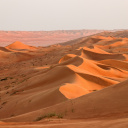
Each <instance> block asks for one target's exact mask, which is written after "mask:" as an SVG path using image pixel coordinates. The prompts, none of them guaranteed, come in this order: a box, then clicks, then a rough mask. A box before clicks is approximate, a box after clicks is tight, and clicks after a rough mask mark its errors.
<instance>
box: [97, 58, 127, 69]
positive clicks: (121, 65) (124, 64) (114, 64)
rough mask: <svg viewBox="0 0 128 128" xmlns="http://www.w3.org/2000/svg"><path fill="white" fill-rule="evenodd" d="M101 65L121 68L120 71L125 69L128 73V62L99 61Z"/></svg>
mask: <svg viewBox="0 0 128 128" xmlns="http://www.w3.org/2000/svg"><path fill="white" fill-rule="evenodd" d="M99 63H102V64H105V65H109V66H111V67H115V68H119V69H123V70H127V71H128V62H127V61H120V60H112V59H110V60H102V61H99Z"/></svg>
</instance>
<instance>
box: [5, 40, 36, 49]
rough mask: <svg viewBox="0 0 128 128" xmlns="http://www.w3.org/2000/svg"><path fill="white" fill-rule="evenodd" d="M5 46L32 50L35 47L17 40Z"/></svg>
mask: <svg viewBox="0 0 128 128" xmlns="http://www.w3.org/2000/svg"><path fill="white" fill-rule="evenodd" d="M6 48H8V49H13V50H25V49H26V50H34V49H36V47H33V46H28V45H25V44H23V43H21V42H19V41H16V42H14V43H12V44H10V45H8V46H6Z"/></svg>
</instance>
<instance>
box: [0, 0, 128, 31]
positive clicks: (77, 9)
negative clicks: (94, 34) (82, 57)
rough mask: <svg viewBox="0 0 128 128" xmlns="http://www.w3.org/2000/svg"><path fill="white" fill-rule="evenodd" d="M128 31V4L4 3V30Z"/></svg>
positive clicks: (0, 17)
mask: <svg viewBox="0 0 128 128" xmlns="http://www.w3.org/2000/svg"><path fill="white" fill-rule="evenodd" d="M65 29H67V30H69V29H70V30H71V29H128V0H0V30H32V31H34V30H65Z"/></svg>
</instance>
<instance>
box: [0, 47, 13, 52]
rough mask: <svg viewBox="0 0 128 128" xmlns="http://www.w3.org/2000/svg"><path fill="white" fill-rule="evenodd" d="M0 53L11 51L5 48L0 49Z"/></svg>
mask: <svg viewBox="0 0 128 128" xmlns="http://www.w3.org/2000/svg"><path fill="white" fill-rule="evenodd" d="M0 51H3V52H11V50H9V49H7V48H5V47H0Z"/></svg>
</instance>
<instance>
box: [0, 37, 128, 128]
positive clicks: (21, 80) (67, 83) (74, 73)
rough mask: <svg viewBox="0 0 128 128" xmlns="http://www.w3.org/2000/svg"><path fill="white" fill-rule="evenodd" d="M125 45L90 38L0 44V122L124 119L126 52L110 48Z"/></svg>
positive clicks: (126, 105) (115, 40)
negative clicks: (64, 42) (39, 43)
mask: <svg viewBox="0 0 128 128" xmlns="http://www.w3.org/2000/svg"><path fill="white" fill-rule="evenodd" d="M119 40H120V41H119ZM107 42H108V43H107ZM72 44H73V43H72ZM126 44H127V39H124V38H123V39H121V38H113V37H102V36H92V37H88V38H86V39H84V40H83V41H80V42H78V43H75V44H73V45H69V44H68V46H66V45H59V46H56V45H54V46H50V47H38V48H35V47H31V46H28V45H25V44H23V43H20V42H15V43H13V44H11V45H9V46H7V47H5V48H4V47H0V59H1V62H0V71H1V74H0V120H1V122H0V124H1V125H2V127H4V125H5V126H12V127H13V126H14V125H15V126H16V123H14V125H13V124H9V123H8V122H26V124H27V123H28V122H31V123H32V122H33V121H35V120H36V121H39V120H41V121H42V122H43V121H46V120H49V119H51V120H53V121H55V120H56V121H55V122H56V123H58V120H60V121H62V122H63V123H64V124H65V125H66V124H67V122H68V121H69V122H70V123H71V121H72V122H73V123H74V120H76V121H78V123H79V121H80V119H82V121H83V124H84V125H82V127H85V126H87V123H85V122H86V120H87V119H88V120H89V122H93V123H94V122H95V121H94V118H95V119H97V120H98V121H99V122H100V121H101V120H104V121H103V122H105V121H107V120H108V119H109V120H111V119H110V118H112V119H113V120H114V121H115V120H116V119H117V118H118V119H119V120H120V121H122V119H123V118H124V119H126V118H127V116H128V113H127V112H128V110H127V108H128V103H127V95H128V93H127V89H128V86H127V84H128V80H127V79H128V63H127V61H128V55H127V52H124V53H116V52H114V50H115V48H116V47H124V48H125V47H126ZM110 46H111V51H113V52H110V51H109V50H110V49H109V47H110ZM35 49H36V50H35ZM126 51H127V50H126ZM39 117H40V119H39ZM62 117H63V118H64V119H58V118H62ZM38 119H39V120H38ZM126 120H127V119H126ZM114 121H113V122H114ZM5 122H7V123H5ZM42 122H40V124H41V125H42ZM35 123H36V122H34V124H35ZM26 124H24V125H26ZM45 124H47V127H48V126H50V125H49V123H46V122H45V123H44V125H45ZM53 124H55V123H53ZM94 124H95V123H94ZM99 124H100V123H97V124H96V128H97V127H98V126H99ZM20 125H23V124H22V123H20ZM32 125H33V124H32ZM77 125H78V124H77ZM126 125H127V123H126V124H125V126H126ZM36 126H37V124H36ZM55 126H57V127H58V125H55ZM73 126H74V124H73V125H71V127H73ZM120 126H123V123H122V125H120ZM24 127H25V126H24ZM26 127H27V126H26ZM37 127H38V126H37ZM60 127H61V126H60ZM62 127H64V125H63V126H62ZM69 127H70V125H69ZM120 128H122V127H120Z"/></svg>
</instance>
